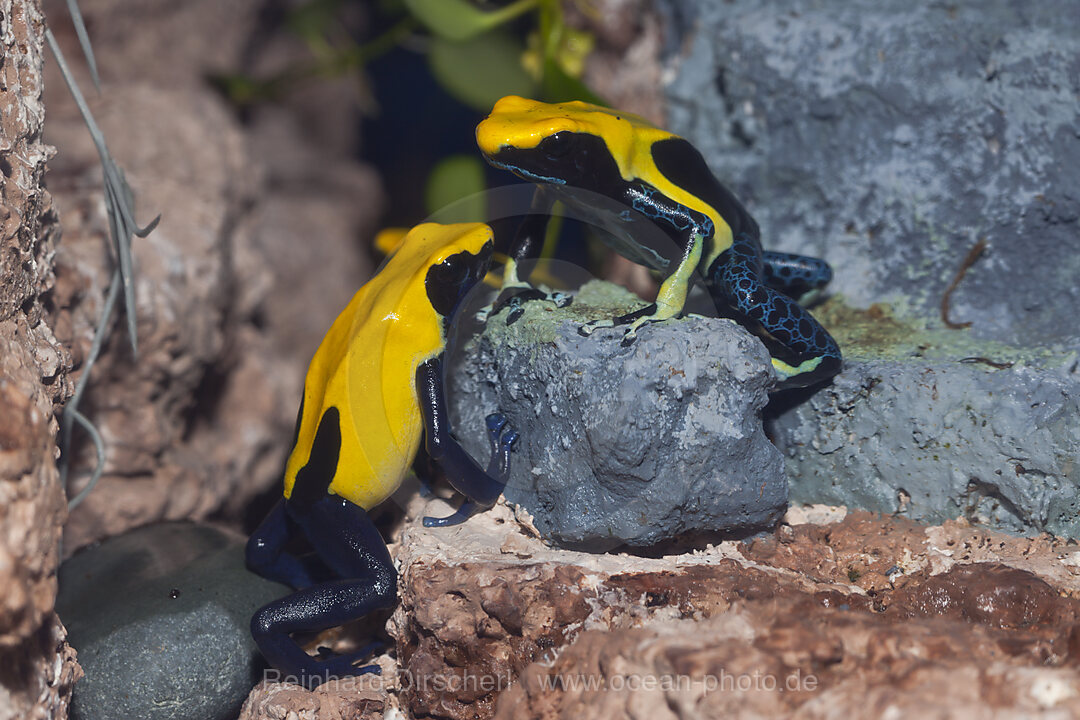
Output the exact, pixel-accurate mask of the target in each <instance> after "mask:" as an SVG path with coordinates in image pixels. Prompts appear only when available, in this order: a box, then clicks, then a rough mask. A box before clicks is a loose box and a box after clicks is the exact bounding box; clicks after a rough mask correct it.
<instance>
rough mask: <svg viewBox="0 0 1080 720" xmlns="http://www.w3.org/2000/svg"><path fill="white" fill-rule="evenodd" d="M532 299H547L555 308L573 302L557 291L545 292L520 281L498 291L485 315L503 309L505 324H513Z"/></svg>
mask: <svg viewBox="0 0 1080 720" xmlns="http://www.w3.org/2000/svg"><path fill="white" fill-rule="evenodd" d="M533 300H547V301H550V302H552V303H554V304H555V307H557V308H564V307H567V306H568V305H569V304H570V303H571V302H573V300H574V298H573V297H572V296H570V295H567V294H566V293H563V292H559V291H554V292H551V293H546V292H544V291H543V290H540V289H539V288H535V287H533V286H532V285H528V284H526V283H522V284H520V285H515V286H512V287H504V288H503V290H502V292H500V293H499V297H498V298H496V299H495V302H494V303H492V305H491V309H490V310H489V311H488V313H487V317H488V318H490V317H492V316H495V315H498V314H499V313H500V312H502V311H503V310H507V311H508V312H507V315H506V324H507V325H513V324H514V323H516V322H517V321H518V320H520V319H521V316H522V315H524V314H525V303H527V302H531V301H533Z"/></svg>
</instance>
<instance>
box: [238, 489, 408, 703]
mask: <svg viewBox="0 0 1080 720" xmlns="http://www.w3.org/2000/svg"><path fill="white" fill-rule="evenodd" d="M286 509H287V511H288V514H289V517H290V518H291V519H292V520H293V521H294V522H296V524H297V525H298V526H299V528H300V529H301V530H302V531H303V533H304V534H305V535H306V536H307V538H308V540H310V541H311V544H312V545H313V546H314V548H315V550H316V552H318V554H319V556H320V557H322V558H323V560H324V561H325V562H326V564H327V565H328V566H329V567H330V568H331V569H332V570H333V571H334V572H335V573H336V574H337V575H338V576H340V577H341V578H343V579H341V580H335V581H331V582H324V583H319V584H317V585H312V586H310V587H306V588H302V589H300V590H297V591H296V592H295V593H293V594H291V595H287V596H285V597H283V598H281V599H279V600H275V601H274V602H272V603H269V604H268V605H265V606H264V607H262V608H261V609H260V610H259V611H258V612H256V613H255V615H254V616H253V617H252V619H251V634H252V636H253V637H254V638H255V642H256V644H257V645H258V646H259V650H261V651H262V654H263V655H264V656H265V657H266V659H267V661H269V663H270V664H271V665H273V666H274V667H276V668H278V669H279V670H281V671H282V672H283V673H285V674H286V675H290V676H293V677H294V678H295V679H296V680H297V682H299V683H300V684H302V685H304V686H306V687H309V688H310V687H315V686H316V685H319V684H321V683H323V682H326V681H327V680H328V679H330V678H333V677H341V676H347V675H360V674H363V673H371V672H379V667H378V666H377V665H368V666H366V667H356V666H355V665H353V663H354V662H356V661H357V660H360V659H362V658H363V657H366V654H367V652H368V649H367V648H365V649H364V650H363V651H361V652H356V653H349V654H345V655H337V656H334V657H332V658H331V659H329V660H321V659H318V658H315V657H312V656H310V655H308V654H307V653H306V652H304V650H303V648H301V647H300V646H299V645H297V644H296V642H295V641H294V640H293V639H292V638H291V637H290V636H289V634H290V633H294V632H310V631H317V630H323V629H325V628H328V627H335V626H337V625H343V624H345V623H347V622H350V621H352V620H356V619H358V618H362V617H364V616H365V615H367V614H369V613H371V612H374V611H376V610H380V609H384V608H389V607H392V606H393V604H394V602H395V600H396V591H397V572H396V571H395V570H394V564H393V562H392V561H391V559H390V554H389V553H388V552H387V550H386V544H385V543H384V542H383V539H382V537H381V536H380V535H379V531H378V530H377V529H376V528H375V525H374V524H373V523H372V522H371V519H370V518H369V517H368V514H367V513H366V512H365V511H364V510H363V509H362V508H360V507H357V506H356V505H353V504H352V503H350V502H349V501H347V500H345V499H344V498H340V497H337V496H335V495H324V496H323V497H321V498H319V499H318V500H315V501H314V502H312V503H310V504H306V505H304V506H303V507H294V503H292V502H291V500H287V501H286Z"/></svg>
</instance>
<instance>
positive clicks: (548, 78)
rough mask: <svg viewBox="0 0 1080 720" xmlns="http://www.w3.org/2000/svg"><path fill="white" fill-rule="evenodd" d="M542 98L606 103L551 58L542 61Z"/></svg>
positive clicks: (605, 105)
mask: <svg viewBox="0 0 1080 720" xmlns="http://www.w3.org/2000/svg"><path fill="white" fill-rule="evenodd" d="M542 88H543V98H544V100H545V101H547V102H569V101H571V100H581V101H583V102H587V103H592V104H593V105H601V106H604V107H607V103H606V102H604V101H603V100H601V99H600V98H599V97H597V95H596V93H594V92H593V91H592V90H590V89H589V88H588V87H586V86H585V83H583V82H581V81H580V80H578V79H577V78H575V77H571V76H570V75H567V74H566V71H565V70H563V69H562V68H561V67H559V63H557V62H556V61H555V60H553V59H548V60H547V61H546V62H545V63H544V79H543V83H542Z"/></svg>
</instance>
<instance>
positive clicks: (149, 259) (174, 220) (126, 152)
mask: <svg viewBox="0 0 1080 720" xmlns="http://www.w3.org/2000/svg"><path fill="white" fill-rule="evenodd" d="M81 7H82V9H83V12H84V14H86V15H87V19H88V24H89V25H90V27H91V28H98V27H100V28H105V31H104V35H103V39H102V40H101V44H102V45H105V46H106V47H105V49H103V50H102V51H101V52H100V53H99V54H98V59H99V65H100V69H101V73H102V76H103V83H104V86H103V92H102V94H101V96H100V98H99V99H96V100H95V101H94V103H93V107H92V109H93V111H94V112H95V114H96V115H97V119H98V122H99V124H100V125H101V126H102V129H103V131H104V133H105V135H106V137H107V139H108V141H109V143H110V149H111V150H112V151H113V154H114V155H115V156H116V158H117V160H118V162H119V164H120V165H121V166H122V167H123V168H124V169H125V171H126V173H127V177H128V180H129V182H130V183H131V185H132V187H133V188H134V191H135V193H136V204H137V210H138V215H139V218H140V219H141V220H143V221H145V220H148V219H149V218H150V217H151V216H152V215H153V214H155V213H158V212H160V213H161V214H162V221H161V224H160V225H159V227H158V229H157V230H156V231H155V232H154V233H153V234H152V235H151V236H150V237H149V238H148V239H146V240H137V241H136V242H135V271H136V273H135V274H136V289H137V291H138V297H139V299H138V306H137V315H138V327H139V334H140V357H139V360H138V362H132V360H131V356H130V351H129V348H128V345H127V339H126V337H125V336H124V332H123V331H122V329H120V328H121V327H122V326H117V327H118V330H117V331H116V332H114V333H113V334H112V337H111V340H110V343H109V344H108V346H107V347H106V350H105V353H104V355H103V357H102V358H101V360H100V361H99V363H98V365H97V366H96V367H95V370H94V377H93V378H92V379H91V383H90V389H89V392H88V394H87V397H86V398H85V401H84V402H85V407H84V412H86V413H87V414H88V415H89V416H90V417H91V418H93V419H94V421H95V422H96V423H97V424H98V427H99V429H100V430H101V431H102V434H103V436H104V438H105V442H106V445H107V459H108V465H107V468H106V475H105V477H104V478H103V479H102V481H101V484H100V486H99V487H98V488H97V489H96V490H95V492H94V493H92V494H91V495H90V496H89V498H88V500H87V501H86V502H85V503H84V505H83V506H80V507H79V508H78V511H77V512H75V513H73V516H72V520H71V522H70V523H69V525H68V527H67V528H66V541H67V544H66V545H65V547H66V548H67V549H74V548H76V547H78V546H80V545H83V544H85V543H87V542H89V541H91V540H94V539H99V538H101V537H105V536H108V535H111V534H115V533H118V532H122V531H123V530H125V529H128V528H130V527H133V526H136V525H139V524H143V523H147V522H152V521H156V520H161V519H181V518H202V517H206V516H207V515H209V514H210V513H213V512H219V511H224V512H226V513H235V514H238V513H241V512H243V509H244V508H245V506H246V505H247V504H248V503H249V502H250V500H251V498H252V496H253V495H255V494H257V493H258V492H260V491H262V490H264V489H266V488H267V487H269V486H270V485H272V484H273V483H275V482H277V481H278V480H279V478H280V469H281V463H282V462H283V458H284V453H285V452H286V449H287V444H288V438H289V434H290V432H291V429H292V418H293V417H294V416H295V411H296V408H295V406H296V402H297V397H298V396H299V393H300V385H301V382H302V379H303V370H304V367H305V365H306V363H307V361H308V360H309V359H310V355H311V353H312V352H313V351H314V348H315V347H316V345H317V343H318V341H319V340H320V339H321V334H322V332H323V331H324V330H325V328H326V327H328V326H329V324H330V322H331V321H332V319H333V318H334V316H335V315H336V313H337V312H338V311H340V309H341V307H342V306H343V305H344V304H345V303H346V302H347V300H348V298H349V297H350V296H351V294H352V292H353V291H355V288H356V287H357V286H358V285H359V284H360V283H361V282H362V281H363V279H364V277H365V275H366V272H367V271H368V261H367V258H366V253H365V251H364V248H363V247H362V246H361V245H359V244H358V243H357V241H356V238H357V237H358V236H360V235H362V234H364V233H365V232H367V231H368V230H369V229H370V227H371V223H372V221H373V219H374V214H375V212H376V208H377V205H378V203H379V201H380V195H379V192H378V187H377V183H376V181H375V179H374V178H373V177H372V175H371V174H370V172H368V171H366V170H365V169H364V168H363V167H362V166H360V165H358V164H357V163H355V162H354V161H352V160H351V159H350V154H349V152H348V150H349V149H348V148H342V147H340V142H339V138H337V137H334V138H333V139H332V141H327V140H326V138H325V134H324V135H323V136H314V135H312V133H311V129H310V128H305V127H303V126H302V125H301V122H302V121H303V117H304V116H303V115H299V116H298V113H297V112H295V108H282V107H276V108H274V109H272V110H271V111H268V112H267V113H266V115H267V116H268V117H269V119H266V118H264V117H263V115H261V114H260V115H258V116H257V117H255V118H254V119H253V121H252V125H251V126H250V127H247V128H245V127H242V126H241V125H240V124H239V122H238V121H237V119H236V118H235V117H234V116H233V115H232V114H231V113H230V112H229V110H228V109H227V108H226V107H225V105H224V103H223V102H222V101H221V100H220V98H219V97H218V96H217V95H216V94H215V93H214V92H213V91H212V90H211V89H210V88H209V87H208V86H207V84H206V82H205V74H206V73H207V72H210V71H212V70H223V69H227V68H230V67H232V69H238V66H239V65H240V64H241V56H244V57H245V58H246V57H248V56H247V55H244V51H243V47H244V44H245V43H244V41H243V40H241V38H242V37H245V36H246V35H247V34H250V33H253V32H255V29H254V28H255V27H256V25H257V22H256V20H257V16H258V13H259V8H260V7H261V3H258V2H243V3H230V4H228V7H225V6H220V4H219V3H191V4H185V5H182V6H174V5H173V4H168V3H166V4H163V5H162V6H161V7H160V8H151V7H150V6H147V5H146V4H144V3H134V2H107V1H104V0H102V1H99V2H88V3H84V4H82V5H81ZM58 14H59V15H60V17H63V12H62V11H61V12H59V13H58ZM133 23H137V29H136V27H135V25H133ZM221 32H225V35H224V36H222V35H221ZM91 34H92V35H93V36H94V39H95V40H96V39H97V36H96V34H95V33H93V32H92V33H91ZM162 38H168V41H162ZM62 39H63V40H66V41H67V51H68V54H69V56H72V57H77V55H78V51H77V49H76V48H75V46H74V45H73V43H72V40H73V38H71V37H70V34H67V35H65V36H64V38H62ZM296 47H299V44H298V43H297V44H296V46H294V50H295V48H296ZM251 57H255V58H258V57H260V53H258V52H255V53H253V54H252V55H251ZM347 99H348V96H347V94H346V95H342V103H343V105H348V101H347ZM49 102H50V112H51V113H52V115H51V116H50V118H51V122H50V126H49V137H50V139H51V140H52V142H54V143H55V144H56V145H57V146H58V148H59V154H58V156H57V158H56V159H55V160H54V161H53V163H52V175H51V176H50V177H51V183H52V187H53V188H54V190H55V192H56V195H57V205H58V207H59V208H60V211H61V213H62V215H63V221H64V225H65V236H64V243H63V244H62V246H61V251H62V252H61V253H60V255H59V270H58V278H59V279H58V283H57V289H56V291H55V293H54V303H55V306H56V309H57V311H58V312H57V332H58V334H59V336H61V339H62V340H64V341H65V342H70V343H71V344H72V345H73V346H74V347H73V351H74V352H73V354H74V356H75V361H76V366H77V368H78V367H80V366H81V362H82V359H83V358H84V357H85V353H86V350H87V348H88V346H89V342H90V338H91V335H92V331H93V329H94V326H95V324H96V320H97V312H98V310H99V308H100V303H101V300H102V298H103V296H104V291H105V287H106V284H107V282H108V279H109V277H110V275H109V274H110V273H111V268H110V266H109V265H107V264H106V257H105V255H104V249H105V247H106V240H105V231H106V228H107V225H106V221H105V218H104V215H103V205H102V200H101V187H100V170H99V169H98V167H97V159H96V153H95V152H94V150H93V149H92V147H91V146H90V144H89V142H88V139H87V136H86V132H85V129H84V128H83V127H82V125H81V122H80V121H79V119H78V117H77V115H76V113H75V111H74V108H73V106H72V104H71V101H70V100H69V99H68V98H67V97H66V95H65V90H64V89H63V87H62V85H60V83H59V79H58V78H57V79H56V82H54V83H53V90H52V92H51V94H50V97H49ZM331 106H332V103H330V102H325V103H323V104H322V106H321V107H322V110H323V112H325V113H326V114H328V115H334V112H333V111H331V110H330V109H329V108H330V107H331ZM349 117H350V114H349V113H348V112H344V113H342V117H341V118H340V119H339V120H338V121H337V122H341V123H347V122H348V120H349ZM92 462H93V455H92V453H91V452H90V448H89V447H87V446H86V444H85V443H83V444H81V445H80V446H79V454H78V455H77V456H76V458H75V465H74V467H75V468H76V469H77V470H79V471H80V473H83V474H84V473H85V471H86V469H87V468H88V467H89V466H90V465H91V464H92ZM76 477H77V476H76ZM79 481H80V480H78V479H77V480H76V484H77V482H79Z"/></svg>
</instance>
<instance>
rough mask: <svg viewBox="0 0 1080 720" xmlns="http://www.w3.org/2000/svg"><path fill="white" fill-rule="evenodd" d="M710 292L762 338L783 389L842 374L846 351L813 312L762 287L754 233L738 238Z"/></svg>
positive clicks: (723, 256)
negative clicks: (841, 355)
mask: <svg viewBox="0 0 1080 720" xmlns="http://www.w3.org/2000/svg"><path fill="white" fill-rule="evenodd" d="M710 275H711V277H712V280H713V281H712V282H711V283H710V290H711V291H712V293H713V296H714V297H715V299H716V300H717V301H718V302H719V303H721V304H722V305H725V306H727V307H729V308H730V309H731V311H732V314H733V315H734V316H735V319H737V320H738V321H740V322H741V323H742V324H743V325H745V326H746V327H747V328H748V329H749V330H751V331H752V332H754V333H755V334H757V335H758V336H759V337H761V339H762V341H763V342H764V343H765V346H766V347H767V348H768V349H769V352H770V354H771V355H772V357H773V367H774V368H775V369H776V371H777V373H779V375H780V377H781V382H780V384H779V386H778V387H779V389H786V388H794V387H806V386H808V385H813V384H814V383H816V382H819V381H821V380H824V379H826V378H829V377H831V376H833V375H835V374H836V373H838V372H839V371H840V367H841V358H840V348H839V346H838V345H837V344H836V341H835V340H833V338H832V336H831V335H829V333H828V332H827V331H826V330H825V328H823V327H822V326H821V325H820V324H819V323H818V321H817V320H815V319H814V318H813V316H812V315H810V313H809V312H808V311H807V310H805V309H804V308H803V307H802V306H800V305H799V304H798V303H797V302H795V301H794V300H793V299H791V298H790V297H788V296H787V295H783V294H781V293H780V292H778V291H777V290H774V289H773V288H771V287H769V286H767V285H765V284H764V283H763V282H762V279H761V278H762V257H761V250H760V249H759V248H758V244H757V242H755V240H754V238H753V237H751V236H750V235H748V234H745V233H741V234H739V235H737V236H736V237H735V239H734V242H733V243H732V246H731V247H730V248H729V249H727V250H725V251H724V252H723V254H721V256H720V257H719V258H718V259H717V261H716V262H715V263H714V265H713V268H712V269H711V272H710Z"/></svg>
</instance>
